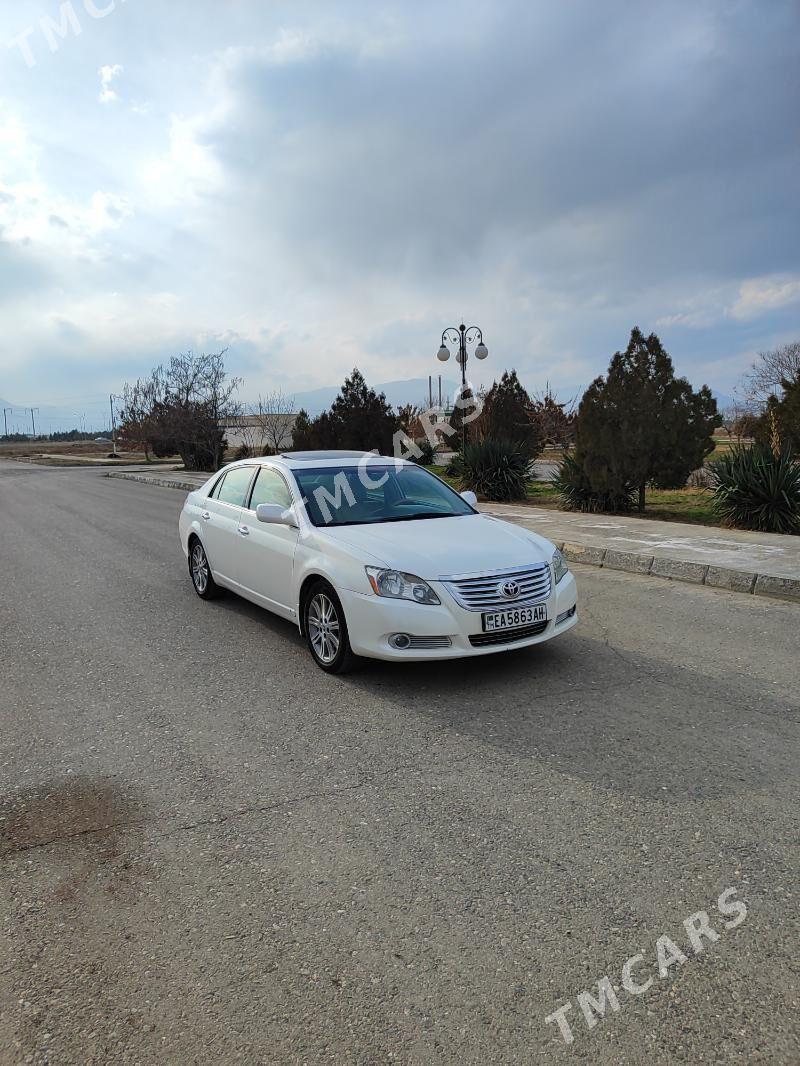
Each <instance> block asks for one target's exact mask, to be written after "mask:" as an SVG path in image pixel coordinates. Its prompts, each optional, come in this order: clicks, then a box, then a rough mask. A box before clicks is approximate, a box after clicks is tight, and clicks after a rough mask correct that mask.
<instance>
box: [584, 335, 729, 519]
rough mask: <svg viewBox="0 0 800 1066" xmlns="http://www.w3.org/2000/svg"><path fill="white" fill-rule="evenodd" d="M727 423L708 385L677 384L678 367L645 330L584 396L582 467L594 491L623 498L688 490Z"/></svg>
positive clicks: (640, 501)
mask: <svg viewBox="0 0 800 1066" xmlns="http://www.w3.org/2000/svg"><path fill="white" fill-rule="evenodd" d="M721 421H722V419H721V417H720V415H718V414H717V404H716V400H714V398H713V396H712V395H711V392H710V390H709V389H708V387H707V386H706V385H703V386H702V388H701V389H700V390H699V391H698V392H695V391H694V390H693V389H692V387H691V385H690V384H689V382H688V381H687V380H686V379H685V378H676V377H675V371H674V369H673V366H672V360H671V359H670V357H669V355H667V353H666V352H665V351H664V349H663V347H662V346H661V341H660V340H659V339H658V337H657V336H656V335H655V333H651V334H650V336H649V337H646V338H645V336H644V335H643V334H642V332H641V330H639V329H638V327H636V328H634V329H633V331H632V332H631V339H630V342H629V344H628V347H627V348H626V350H625V351H624V352H616V353H615V355H614V357H613V359H612V360H611V364H610V366H609V368H608V374H607V376H606V377H605V378H602V377H599V378H597V379H596V380H595V381H594V382H592V384H591V385H590V386H589V388H588V389H587V390H586V392H585V393H584V395H583V399H582V400H581V403H580V407H579V408H578V417H577V419H576V426H575V435H576V447H575V460H576V462H577V464H578V466H579V467H580V468H581V469H582V471H583V472H584V474H585V475H586V478H587V479H588V482H589V484H590V486H591V489H592V491H593V492H596V493H598V494H599V495H603V496H611V497H623V496H625V495H626V494H629V493H630V492H631V491H636V492H637V493H638V504H639V511H644V500H645V488H646V486H647V485H653V486H654V487H656V488H662V489H666V488H682V487H683V485H685V484H686V480H687V478H688V477H689V474H690V473H691V472H692V470H695V469H697V467H699V466H701V465H702V463H703V460H704V459H705V457H706V456H707V455H708V454H709V453H710V452H711V451H712V450H713V448H714V442H713V439H712V437H713V433H714V430H715V428H716V427H717V426H719V425H720V423H721Z"/></svg>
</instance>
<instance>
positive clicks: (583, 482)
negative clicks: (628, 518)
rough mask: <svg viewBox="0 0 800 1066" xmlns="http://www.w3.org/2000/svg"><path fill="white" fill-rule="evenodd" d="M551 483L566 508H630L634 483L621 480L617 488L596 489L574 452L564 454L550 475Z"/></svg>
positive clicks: (572, 509)
mask: <svg viewBox="0 0 800 1066" xmlns="http://www.w3.org/2000/svg"><path fill="white" fill-rule="evenodd" d="M553 486H554V487H555V490H556V492H557V493H558V494H559V496H560V497H561V502H562V503H563V504H564V507H565V508H566V509H567V510H568V511H587V512H590V513H592V514H594V513H596V512H598V511H630V509H631V507H632V506H633V496H634V487H633V485H630V484H625V483H622V485H621V486H620V487H619V488H614V489H605V490H603V491H598V490H596V489H593V488H592V485H591V482H590V480H589V477H588V475H587V473H586V471H585V470H584V469H583V466H582V465H581V463H580V462H579V461H578V460H577V459H576V458H575V456H574V455H565V456H564V459H563V461H562V463H561V465H560V466H559V468H558V472H557V473H556V476H555V477H554V478H553Z"/></svg>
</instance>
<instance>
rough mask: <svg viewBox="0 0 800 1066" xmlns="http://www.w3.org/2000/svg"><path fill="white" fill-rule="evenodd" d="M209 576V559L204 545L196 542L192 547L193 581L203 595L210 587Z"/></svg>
mask: <svg viewBox="0 0 800 1066" xmlns="http://www.w3.org/2000/svg"><path fill="white" fill-rule="evenodd" d="M209 576H210V575H209V569H208V559H207V558H206V553H205V552H204V551H203V545H202V544H195V546H194V547H193V548H192V581H194V587H195V588H196V589H197V591H198V592H199V593H200V595H201V596H202V594H203V593H204V592H205V591H206V589H207V588H208V579H209Z"/></svg>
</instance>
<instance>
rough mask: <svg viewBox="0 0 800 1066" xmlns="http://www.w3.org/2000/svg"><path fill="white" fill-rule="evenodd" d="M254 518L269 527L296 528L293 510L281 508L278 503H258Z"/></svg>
mask: <svg viewBox="0 0 800 1066" xmlns="http://www.w3.org/2000/svg"><path fill="white" fill-rule="evenodd" d="M256 518H257V519H258V520H259V522H266V524H267V525H270V526H289V528H290V529H297V528H298V526H297V519H296V518H295V514H294V510H293V509H292V508H291V507H281V505H280V504H279V503H260V504H259V505H258V507H256Z"/></svg>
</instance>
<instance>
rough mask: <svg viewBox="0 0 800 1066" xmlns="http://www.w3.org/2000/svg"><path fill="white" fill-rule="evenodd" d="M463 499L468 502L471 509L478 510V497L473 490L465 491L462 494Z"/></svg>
mask: <svg viewBox="0 0 800 1066" xmlns="http://www.w3.org/2000/svg"><path fill="white" fill-rule="evenodd" d="M461 499H462V500H466V501H467V503H468V504H469V505H470V507H475V508H477V506H478V497H477V496H476V495H475V493H474V492H473V491H472V489H465V490H464V492H462V493H461Z"/></svg>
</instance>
